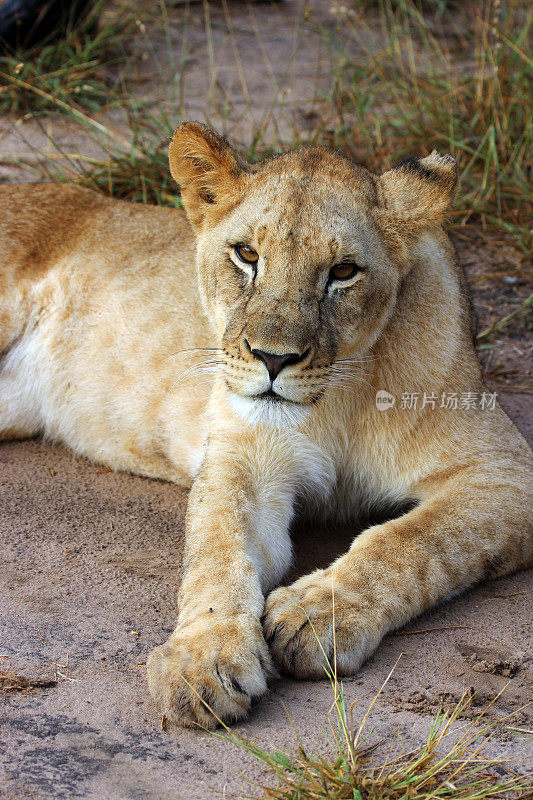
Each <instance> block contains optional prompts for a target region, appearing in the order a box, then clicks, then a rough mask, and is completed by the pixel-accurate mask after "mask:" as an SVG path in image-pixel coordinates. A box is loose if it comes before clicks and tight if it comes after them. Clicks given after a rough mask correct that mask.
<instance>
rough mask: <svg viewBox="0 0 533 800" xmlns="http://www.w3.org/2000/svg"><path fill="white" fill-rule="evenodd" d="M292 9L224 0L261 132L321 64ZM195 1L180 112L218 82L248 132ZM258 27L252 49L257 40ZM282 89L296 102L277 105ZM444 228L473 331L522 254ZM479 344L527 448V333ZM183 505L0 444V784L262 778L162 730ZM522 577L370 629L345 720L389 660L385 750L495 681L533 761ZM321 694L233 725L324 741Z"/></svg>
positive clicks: (498, 741) (276, 742) (222, 783)
mask: <svg viewBox="0 0 533 800" xmlns="http://www.w3.org/2000/svg"><path fill="white" fill-rule="evenodd" d="M313 8H314V11H313V13H314V14H315V18H316V19H319V20H321V21H322V22H328V20H329V22H328V24H329V25H330V27H331V29H332V30H333V29H334V28H336V26H337V24H338V21H337V20H336V19H333V17H332V16H331V15H330V14H329V9H328V3H326V2H315V3H314V4H313ZM302 11H303V5H302V4H301V3H299V2H292V0H288V2H286V3H285V4H283V5H280V6H279V7H273V6H270V5H268V4H265V5H262V4H257V5H251V4H249V3H243V4H242V5H240V4H236V5H235V6H232V19H233V25H234V29H235V30H237V31H238V32H239V37H238V43H239V48H238V52H239V53H240V57H241V63H244V64H245V66H246V70H245V73H246V90H247V91H248V93H249V94H250V96H251V97H252V98H253V100H254V103H255V104H256V106H257V107H258V118H257V119H259V121H260V122H261V121H264V120H265V119H266V120H267V125H269V126H272V125H273V122H272V118H270V119H269V118H268V109H269V108H270V104H271V102H272V100H273V95H272V91H273V89H272V82H271V80H270V78H269V79H268V80H267V79H266V78H265V77H264V76H265V71H268V63H270V65H271V68H272V70H273V72H274V73H275V74H276V75H277V78H278V83H279V87H280V88H279V89H278V90H276V89H275V90H274V91H277V92H278V94H279V93H280V92H281V93H282V94H283V95H284V97H285V98H287V102H286V103H284V104H282V106H281V107H278V109H277V112H276V114H277V115H276V121H277V125H278V126H279V128H280V131H277V132H276V131H275V130H272V135H273V136H275V135H278V134H279V133H280V132H281V135H282V136H284V135H289V133H291V132H293V131H294V126H295V125H296V126H297V127H298V130H300V131H304V133H305V128H306V124H309V125H311V126H312V120H313V116H312V113H311V112H312V110H313V109H314V108H315V106H316V103H317V102H320V97H319V93H317V89H316V86H317V76H318V78H319V79H320V76H321V75H323V71H324V70H325V69H326V68H327V58H328V50H327V48H325V46H324V41H323V38H321V37H320V36H319V35H318V34H317V32H316V30H315V29H314V28H312V27H311V26H310V27H309V28H308V29H307V28H306V29H305V32H302V30H303V29H302V25H301V15H302ZM172 13H173V14H177V15H179V14H182V15H183V13H184V12H183V9H182V10H180V9H177V10H176V9H175V10H174V11H173V12H172ZM235 14H237V15H239V14H240V17H238V16H237V18H236V17H235V16H234V15H235ZM202 15H203V11H202V6H201V5H193V6H191V12H190V18H189V20H188V23H187V27H186V26H185V25H181V27H180V26H179V25H177V24H172V25H171V49H172V50H173V51H174V52H178V51H180V48H181V46H182V42H183V38H184V36H185V34H187V37H188V38H187V45H186V49H185V52H186V56H187V60H186V64H187V76H188V81H187V83H186V85H185V86H186V92H185V93H184V95H183V98H182V103H183V109H182V110H184V111H185V116H189V117H197V118H202V119H203V118H205V116H206V107H207V106H206V97H207V96H208V94H209V91H210V90H213V86H214V87H215V89H216V92H215V93H216V95H217V97H218V99H219V100H220V99H221V98H222V99H223V101H224V102H219V107H218V111H217V110H216V109H215V110H213V109H212V110H211V112H210V118H211V119H212V120H213V121H214V122H215V123H217V124H218V125H219V127H221V128H224V129H225V130H226V132H229V133H233V134H235V135H237V137H238V138H239V139H240V140H241V141H248V140H249V137H250V135H251V131H252V130H253V129H254V124H255V125H256V124H257V119H256V120H255V122H254V121H253V120H250V119H249V118H248V115H247V109H248V105H247V103H246V101H245V100H243V96H244V90H243V85H242V81H241V80H240V78H239V75H240V73H239V69H238V60H236V57H235V52H236V51H235V49H234V47H233V45H234V44H235V40H234V39H232V36H231V31H230V30H229V29H228V24H227V19H226V18H225V16H224V12H223V8H222V7H216V6H214V7H212V22H213V26H212V32H213V37H214V39H213V41H214V45H215V56H216V58H215V61H216V80H215V81H214V83H213V85H211V84H212V82H213V72H211V73H210V77H209V80H208V74H207V73H206V71H205V68H204V64H205V59H206V58H207V57H208V55H209V54H208V48H207V41H206V36H205V25H204V22H205V20H204V19H203V16H202ZM328 15H329V16H328ZM176 19H177V20H178V21H179V19H181V20H182V22H183V17H181V18H179V16H178V17H175V20H174V21H176ZM311 21H312V18H311ZM257 31H260V33H261V35H260V37H258V35H257ZM259 39H261V41H262V42H263V44H264V45H265V52H259V50H258V41H259ZM136 46H139V47H141V45H140V44H139V43H137V45H136ZM151 47H152V50H151V51H150V52H151V54H152V55H150V58H148V59H147V62H148V63H147V64H145V65H144V66H143V62H142V60H141V66H140V67H139V75H138V78H139V80H138V84H137V89H136V91H138V92H139V93H142V92H147V93H149V91H150V86H151V84H150V70H149V67H150V65H151V66H152V67H153V64H154V55H153V54H154V53H156V52H157V53H159V56H158V57H159V58H160V61H161V63H163V62H164V61H165V58H166V56H165V54H164V48H163V47H162V46H159V45H158V43H157V42H156V43H155V44H154V43H153V42H152V45H151ZM180 52H181V51H180ZM289 64H290V67H289V68H288V66H287V65H289ZM167 66H168V65H167ZM319 84H320V80H319ZM189 87H192V88H189ZM291 96H292V98H294V97H297V98H298V100H297V102H296V103H294V102H289V101H290V98H291ZM153 99H154V102H156V101H158V98H157V97H155V96H154V98H153ZM176 116H179V115H176ZM117 126H118V127H117V129H120V127H119V123H118V122H117ZM45 130H48V132H50V133H51V134H52V135H53V136H54V137H56V140H57V141H58V142H60V144H61V146H62V147H64V148H66V149H67V150H68V149H69V148H74V149H76V150H77V151H78V152H86V153H90V152H94V151H92V150H91V147H93V144H92V143H91V142H89V141H88V140H85V139H84V138H83V137H80V134H79V129H74V127H73V126H69V125H64V124H63V123H61V122H59V121H58V120H55V119H52V120H48V121H47V122H46V123H45ZM32 147H36V148H37V149H40V150H43V149H45V140H44V134H43V131H42V130H40V128H39V126H38V125H36V124H35V123H34V122H32V121H31V120H28V121H23V122H22V123H20V124H19V125H17V126H15V125H14V124H13V121H12V120H11V121H10V120H3V121H1V122H0V150H1V152H2V154H8V153H18V154H20V153H21V152H26V153H28V155H29V156H30V157H31V158H33V157H35V158H36V160H37V161H38V160H39V159H38V157H36V156H35V154H33V155H32ZM0 166H1V165H0ZM0 174H1V176H2V177H1V178H0V179H3V180H6V179H10V180H17V179H31V178H32V177H33V178H34V177H35V175H33V174H31V173H27V172H21V171H18V172H17V171H13V169H12V168H7V167H6V166H5V165H4V167H2V168H1V171H0ZM455 243H456V245H457V247H458V250H459V254H460V257H461V260H462V262H463V263H464V264H465V265H466V267H467V272H468V276H469V281H470V284H471V287H472V290H473V297H474V303H475V307H476V311H477V314H478V317H479V322H480V328H481V329H484V328H485V327H487V326H489V325H490V324H492V323H493V322H494V321H495V320H497V319H501V318H502V317H503V316H504V315H505V314H506V313H509V312H510V311H512V310H513V309H515V308H516V307H517V306H518V305H519V304H520V303H521V302H522V301H523V300H524V299H525V298H526V297H527V295H528V287H527V284H526V278H525V277H524V276H527V272H526V267H525V263H524V260H523V256H521V255H520V254H518V253H517V252H516V251H514V250H512V249H510V248H506V247H503V246H502V245H501V243H499V242H495V241H493V240H491V239H490V238H489V239H487V237H486V236H481V235H480V236H479V238H475V239H469V240H466V239H464V238H463V237H460V238H456V242H455ZM488 343H489V344H490V347H489V348H488V349H486V350H484V351H483V352H482V360H483V364H484V367H485V370H486V374H487V380H488V384H489V387H490V389H491V390H492V391H496V392H497V393H498V398H499V400H500V402H501V404H502V405H503V407H504V408H505V410H506V411H507V412H508V413H509V415H510V416H511V418H512V419H513V420H514V421H515V422H516V424H517V425H518V427H519V428H520V430H521V431H522V432H523V433H524V435H525V436H526V438H528V440H529V441H530V443H532V442H533V415H532V413H531V387H532V378H531V369H532V367H531V365H532V354H533V343H532V341H531V336H530V332H528V330H527V329H526V327H525V326H524V322H523V319H522V318H520V319H517V320H514V321H513V322H512V323H511V324H510V325H508V326H507V327H506V328H505V330H504V331H503V332H502V333H501V334H498V335H497V336H493V337H491V338H490V339H489V340H488ZM185 504H186V496H185V494H184V493H183V492H182V491H180V490H179V489H177V488H176V487H175V486H173V485H171V484H167V483H163V482H158V481H153V480H148V479H143V478H139V477H136V476H132V475H125V474H114V473H112V472H109V471H107V470H105V469H103V468H102V467H99V466H97V465H94V464H91V463H89V462H88V461H86V460H84V459H81V458H76V457H74V456H73V455H72V454H71V453H70V452H68V451H67V450H66V449H64V448H62V447H59V446H54V445H50V444H46V443H43V442H41V441H38V440H32V441H28V442H10V443H4V444H2V445H1V446H0V542H1V544H0V548H1V550H0V552H1V553H2V560H1V563H0V797H2V798H6V799H7V800H33V799H34V798H35V800H44V799H45V798H46V800H51V799H52V798H54V799H55V798H58V800H61V799H62V798H77V797H83V798H94V799H95V800H103V799H104V798H105V800H118V799H119V798H121V799H124V800H125V799H126V798H127V799H128V800H130V799H131V800H137V799H138V800H144V799H145V798H146V799H147V800H148V799H149V800H166V799H167V798H168V799H169V800H181V799H182V798H191V800H196V799H198V800H203V799H204V798H207V797H220V798H223V797H230V796H236V797H237V798H242V797H244V796H245V795H247V794H248V793H249V792H250V791H251V789H250V785H249V783H248V780H250V779H251V780H256V779H260V778H261V774H262V773H261V768H260V767H259V766H257V764H256V763H255V762H253V761H252V760H251V758H250V757H248V756H246V755H245V754H243V752H242V751H241V750H239V749H237V748H236V747H234V746H233V745H231V744H228V743H226V742H222V741H221V740H220V739H217V738H215V737H213V736H212V735H209V734H205V733H203V732H191V731H181V730H179V731H175V730H171V731H168V732H163V731H162V730H161V723H160V718H159V717H158V714H157V711H156V709H155V707H154V706H153V704H152V702H151V701H150V699H149V697H148V692H147V687H146V682H145V674H144V672H145V671H144V663H145V661H146V657H147V654H148V653H149V651H150V650H151V648H152V647H154V646H155V645H157V644H159V643H161V642H162V641H163V640H164V639H165V638H166V637H167V635H168V633H169V632H170V631H171V629H172V627H173V623H174V616H175V596H176V592H177V586H178V584H179V580H180V560H181V552H182V544H183V521H184V509H185ZM503 513H505V511H504V510H503ZM495 524H497V521H495ZM353 533H354V531H353V530H349V529H336V530H330V529H328V530H326V531H324V530H312V529H299V530H296V531H295V533H294V538H295V544H296V566H295V572H304V571H306V570H309V569H311V568H312V567H314V566H317V565H325V564H327V563H328V562H329V561H330V560H331V559H332V558H333V557H334V556H335V555H337V554H338V553H340V552H342V550H343V549H345V548H346V547H347V543H348V542H349V540H350V537H351V536H353ZM532 577H533V574H532V573H531V572H529V573H526V572H523V573H519V574H517V575H515V576H511V577H508V578H505V579H502V580H499V581H493V582H490V583H484V584H482V585H481V586H479V587H477V588H475V589H473V590H471V591H469V592H467V593H465V594H464V595H463V596H462V597H459V598H456V599H455V600H453V601H452V602H450V603H448V604H446V605H443V606H442V607H440V608H439V609H436V610H433V611H432V612H430V613H427V614H425V615H424V616H423V617H421V618H419V619H417V620H415V621H413V622H412V623H411V624H410V625H409V626H407V627H406V628H405V629H403V630H402V631H399V632H397V633H396V634H392V635H390V636H388V637H386V639H385V640H384V641H383V643H382V645H381V646H380V648H379V649H378V651H377V653H376V654H375V655H374V657H373V658H372V659H370V661H369V662H368V663H367V664H366V665H365V666H364V667H363V668H362V669H361V670H360V672H359V673H358V674H357V675H356V676H354V678H352V679H349V680H347V681H346V695H347V701H348V704H350V703H355V704H356V706H355V718H356V720H357V719H358V718H360V717H361V716H362V715H363V713H364V711H365V710H366V708H367V707H368V704H369V702H370V701H371V699H372V697H373V696H374V694H375V692H376V691H377V690H378V689H379V687H380V685H381V683H382V682H383V680H384V679H385V677H386V676H387V674H388V673H389V671H390V670H391V668H392V666H393V665H394V664H395V662H396V661H397V659H398V657H399V656H400V655H401V658H400V661H399V663H398V665H397V667H396V669H395V671H394V673H393V676H392V678H391V680H390V681H389V683H388V685H387V687H386V688H385V690H384V691H383V693H382V695H381V697H380V699H379V701H378V702H377V703H376V705H375V707H374V710H373V713H372V716H371V718H370V721H369V730H370V729H372V728H373V729H374V733H373V738H374V739H376V740H378V739H383V740H384V741H385V743H386V744H387V746H388V745H389V744H390V742H391V741H392V739H393V737H396V738H397V739H398V747H399V746H400V745H401V743H402V742H403V743H406V742H410V743H420V742H421V741H422V740H423V738H424V737H425V736H426V735H427V733H428V730H429V728H430V725H431V723H432V721H433V718H434V714H435V712H436V711H437V709H438V708H440V707H450V705H452V704H453V703H454V702H456V701H457V699H458V698H459V697H460V696H461V694H462V693H463V692H464V691H465V690H471V689H472V688H473V689H474V690H475V691H476V692H477V695H476V699H475V701H474V704H475V709H476V710H479V709H481V708H482V707H483V705H484V704H485V703H486V702H487V701H488V700H489V699H491V698H492V697H494V696H495V695H496V694H497V693H498V692H499V691H500V690H501V689H503V688H504V687H507V688H505V691H504V692H503V694H502V695H501V697H500V698H499V699H498V700H497V702H496V703H495V704H494V706H493V707H492V708H491V711H490V715H491V717H492V718H494V719H496V720H498V719H502V718H503V716H505V714H508V713H511V712H513V713H514V716H513V717H512V718H511V719H510V720H507V721H503V722H502V723H501V724H499V726H498V727H497V729H496V734H495V736H494V739H493V741H492V743H491V744H490V746H489V752H491V753H493V754H495V755H499V756H501V757H509V758H516V759H518V760H519V761H518V763H519V764H522V766H523V765H524V764H525V763H526V759H527V758H528V757H529V758H530V759H531V757H532V756H533V746H532V737H531V733H530V734H529V735H527V734H523V733H520V731H530V732H531V729H532V727H533V714H532V712H531V709H522V710H521V707H522V706H523V704H524V703H525V702H526V701H527V699H528V695H529V699H531V693H532V683H533V681H532V678H533V660H532V657H531V654H532V653H533V649H532V645H533V631H532V626H531V607H532V605H531V594H532V588H533V581H532ZM12 672H15V673H18V674H22V675H24V676H26V678H29V679H39V678H45V679H50V680H51V681H52V682H53V685H51V686H48V687H46V686H40V687H36V688H34V689H31V688H27V689H26V690H24V691H4V692H2V691H1V676H2V675H7V674H10V673H12ZM331 700H332V692H331V688H330V687H329V685H328V684H327V683H325V682H323V683H311V682H296V681H293V680H288V679H283V680H280V681H278V682H277V683H276V684H275V685H274V686H273V687H272V691H271V692H270V694H269V695H268V697H267V698H266V699H265V700H264V701H263V702H262V703H261V704H260V705H259V706H258V707H257V708H256V709H255V710H254V712H253V713H252V715H251V716H250V718H249V720H248V721H246V722H245V723H243V724H240V725H238V726H236V727H235V730H236V731H237V732H241V733H243V734H245V735H246V736H248V737H250V738H252V739H254V740H256V741H258V742H259V743H261V744H262V745H265V746H267V747H269V746H276V747H283V746H289V747H291V746H293V745H294V744H295V734H294V731H293V728H292V725H291V723H290V722H289V720H288V718H287V714H289V715H290V717H291V719H292V722H293V724H294V726H295V728H296V729H297V731H298V733H299V735H300V737H301V739H302V741H303V742H304V744H306V745H308V746H310V747H311V748H317V749H319V750H322V749H327V748H328V745H327V742H326V739H327V735H328V734H327V722H326V716H325V715H326V713H327V711H328V710H329V708H330V705H331ZM516 729H519V730H516ZM325 737H326V738H325Z"/></svg>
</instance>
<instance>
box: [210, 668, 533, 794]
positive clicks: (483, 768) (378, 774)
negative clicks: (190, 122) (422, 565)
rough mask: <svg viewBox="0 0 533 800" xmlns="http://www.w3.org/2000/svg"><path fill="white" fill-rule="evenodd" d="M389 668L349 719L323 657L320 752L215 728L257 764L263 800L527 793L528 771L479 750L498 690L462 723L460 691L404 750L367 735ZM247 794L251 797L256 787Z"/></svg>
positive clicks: (531, 787)
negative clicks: (327, 695)
mask: <svg viewBox="0 0 533 800" xmlns="http://www.w3.org/2000/svg"><path fill="white" fill-rule="evenodd" d="M393 671H394V670H392V671H391V673H390V674H389V676H388V677H387V679H386V681H385V682H384V684H383V685H382V687H381V689H380V690H379V692H378V693H377V694H376V696H375V697H374V699H373V700H372V702H371V704H370V706H369V707H368V709H367V711H366V712H365V714H364V715H363V717H362V719H361V720H360V722H359V723H358V724H355V723H354V707H353V706H352V707H351V708H350V709H349V710H348V709H347V708H346V702H345V696H344V688H343V685H342V683H340V682H338V680H337V676H336V674H335V671H334V670H333V669H332V668H331V667H330V665H329V664H328V667H327V669H326V673H327V675H328V677H329V679H330V681H331V685H332V689H333V695H334V700H333V704H332V707H331V710H330V712H329V714H328V723H329V728H330V731H331V739H332V743H331V742H324V743H322V747H321V749H322V751H323V753H325V754H318V753H316V752H310V751H309V750H308V749H306V748H305V747H304V746H303V744H302V743H301V742H300V741H298V747H297V750H296V751H295V752H284V751H279V750H266V749H264V748H263V747H261V746H260V745H258V744H256V743H255V742H252V741H250V740H249V739H247V738H246V737H244V736H240V735H238V734H236V733H234V732H233V731H232V730H231V729H230V728H228V727H227V726H226V725H223V727H224V728H225V733H220V734H214V735H218V736H221V737H222V738H223V739H225V740H227V741H228V742H231V743H232V744H234V745H237V746H238V747H240V748H241V749H243V750H244V751H245V752H247V753H249V754H250V755H252V756H253V757H254V758H255V759H256V760H257V761H259V762H260V763H261V764H263V765H264V767H265V768H266V775H265V777H264V778H263V780H262V782H261V784H260V786H259V788H260V789H261V792H262V794H261V796H262V797H263V798H264V800H482V798H485V800H515V799H516V800H518V798H522V800H532V798H533V782H532V780H531V775H526V776H520V775H517V774H516V773H515V772H514V770H513V769H512V767H511V765H510V764H509V763H506V762H505V761H503V760H500V759H493V758H490V757H488V756H486V755H484V750H485V748H486V746H487V744H488V743H489V742H490V740H491V738H493V736H494V735H495V732H496V730H497V726H496V723H495V722H492V721H487V720H486V713H487V711H488V710H489V708H490V706H491V705H492V703H494V702H495V700H497V698H498V697H499V695H498V696H497V697H495V698H494V700H493V701H492V703H490V704H489V705H488V706H487V708H485V709H484V710H483V711H482V712H481V713H479V714H476V715H475V716H474V718H473V719H471V720H470V721H468V722H466V723H465V722H463V721H460V720H461V718H462V717H464V716H465V715H466V713H467V712H469V706H470V704H471V703H472V701H473V695H472V694H471V693H465V695H464V696H463V697H462V698H461V700H460V702H459V703H458V704H457V706H456V707H455V708H454V709H453V710H452V711H451V712H449V713H446V712H444V711H442V712H439V713H438V714H437V716H436V718H435V720H434V722H433V724H432V726H431V729H430V732H429V735H428V738H427V740H426V741H425V742H424V743H423V744H421V745H420V746H418V747H414V748H413V749H411V750H409V751H408V752H399V753H398V752H393V751H394V750H395V749H396V750H397V749H398V747H397V746H396V747H395V745H396V742H394V741H393V742H392V743H391V744H390V746H389V747H387V748H385V743H384V742H377V743H372V742H370V740H369V739H370V737H369V735H368V734H367V732H366V726H367V723H368V720H369V717H370V714H371V711H372V707H373V706H374V704H375V703H376V701H377V700H378V698H379V696H380V694H381V692H382V691H383V689H384V687H385V685H386V683H387V682H388V680H389V678H390V677H391V675H392V672H393ZM503 721H504V720H501V719H500V720H499V722H498V726H499V725H501V723H502V722H503ZM508 730H509V728H508ZM332 744H333V752H332V746H331V745H332ZM256 788H257V787H256ZM240 797H242V798H244V795H242V796H240ZM249 797H250V798H252V797H255V798H257V797H258V795H257V791H253V793H252V794H251V795H249Z"/></svg>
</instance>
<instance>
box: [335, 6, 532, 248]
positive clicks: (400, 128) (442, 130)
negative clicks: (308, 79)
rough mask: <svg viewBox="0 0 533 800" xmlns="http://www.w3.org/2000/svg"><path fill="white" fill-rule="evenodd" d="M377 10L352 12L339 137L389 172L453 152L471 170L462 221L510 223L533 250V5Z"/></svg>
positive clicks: (339, 70)
mask: <svg viewBox="0 0 533 800" xmlns="http://www.w3.org/2000/svg"><path fill="white" fill-rule="evenodd" d="M377 5H378V9H379V12H378V14H377V18H376V17H371V21H370V22H369V20H368V12H367V9H365V8H363V9H361V7H360V6H356V7H355V8H356V9H358V10H354V11H352V12H347V13H346V15H345V16H344V18H343V25H344V26H345V27H346V29H347V34H345V35H344V42H345V44H344V53H342V52H341V53H340V55H339V57H338V60H337V66H336V74H335V87H334V96H333V99H334V103H335V108H336V112H337V114H336V121H335V126H334V130H333V133H332V134H330V139H331V142H332V144H334V145H336V146H337V147H339V148H340V149H341V150H343V151H344V152H347V153H348V154H350V155H352V156H354V157H355V158H357V159H358V160H361V161H364V162H366V163H367V164H368V165H369V166H370V167H375V168H378V169H379V168H382V167H383V164H384V163H386V162H387V161H390V162H394V161H395V160H398V159H401V158H403V157H404V156H406V155H408V154H412V153H429V152H430V151H431V150H432V149H433V148H436V149H437V150H439V151H441V152H447V153H451V154H452V155H453V156H454V157H455V158H457V160H458V161H459V165H460V169H461V186H460V192H459V194H458V199H457V202H456V204H455V207H454V210H453V220H454V222H455V223H456V224H461V225H464V224H466V223H467V222H469V221H470V220H472V221H481V223H482V224H483V225H485V226H497V227H500V228H501V229H503V230H504V231H506V232H509V233H511V234H512V235H513V236H514V238H515V239H516V240H517V241H518V242H519V243H520V244H521V245H522V246H524V247H527V246H528V245H530V244H531V230H530V226H531V215H532V210H533V206H532V202H531V189H530V178H531V152H532V149H533V126H532V122H533V120H532V118H531V83H530V81H531V67H532V66H533V61H532V58H531V53H530V51H529V52H528V45H529V42H530V36H531V24H532V21H533V10H532V8H531V5H530V4H528V3H526V2H524V1H523V0H509V2H508V3H505V4H504V3H501V2H500V0H486V2H484V3H480V4H465V5H464V6H462V5H461V4H457V5H453V4H447V5H448V6H449V8H446V9H445V10H444V11H443V12H442V10H441V13H438V12H435V11H431V10H430V11H426V12H425V13H423V12H422V11H420V10H419V6H418V5H417V4H416V3H414V2H412V0H395V1H393V0H380V2H379V3H378V4H377ZM441 5H442V4H441ZM354 43H355V44H356V45H357V47H358V48H359V51H360V55H358V56H357V59H356V60H355V59H354V58H353V57H352V56H351V55H350V54H349V51H350V50H351V49H353V48H351V45H352V44H354Z"/></svg>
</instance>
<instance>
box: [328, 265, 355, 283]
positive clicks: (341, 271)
mask: <svg viewBox="0 0 533 800" xmlns="http://www.w3.org/2000/svg"><path fill="white" fill-rule="evenodd" d="M360 270H361V268H360V267H358V266H357V264H354V262H353V261H343V262H342V263H341V264H335V266H334V267H332V268H331V269H330V271H329V280H330V282H331V281H347V280H349V279H350V278H353V277H354V275H357V273H358V272H360Z"/></svg>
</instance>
